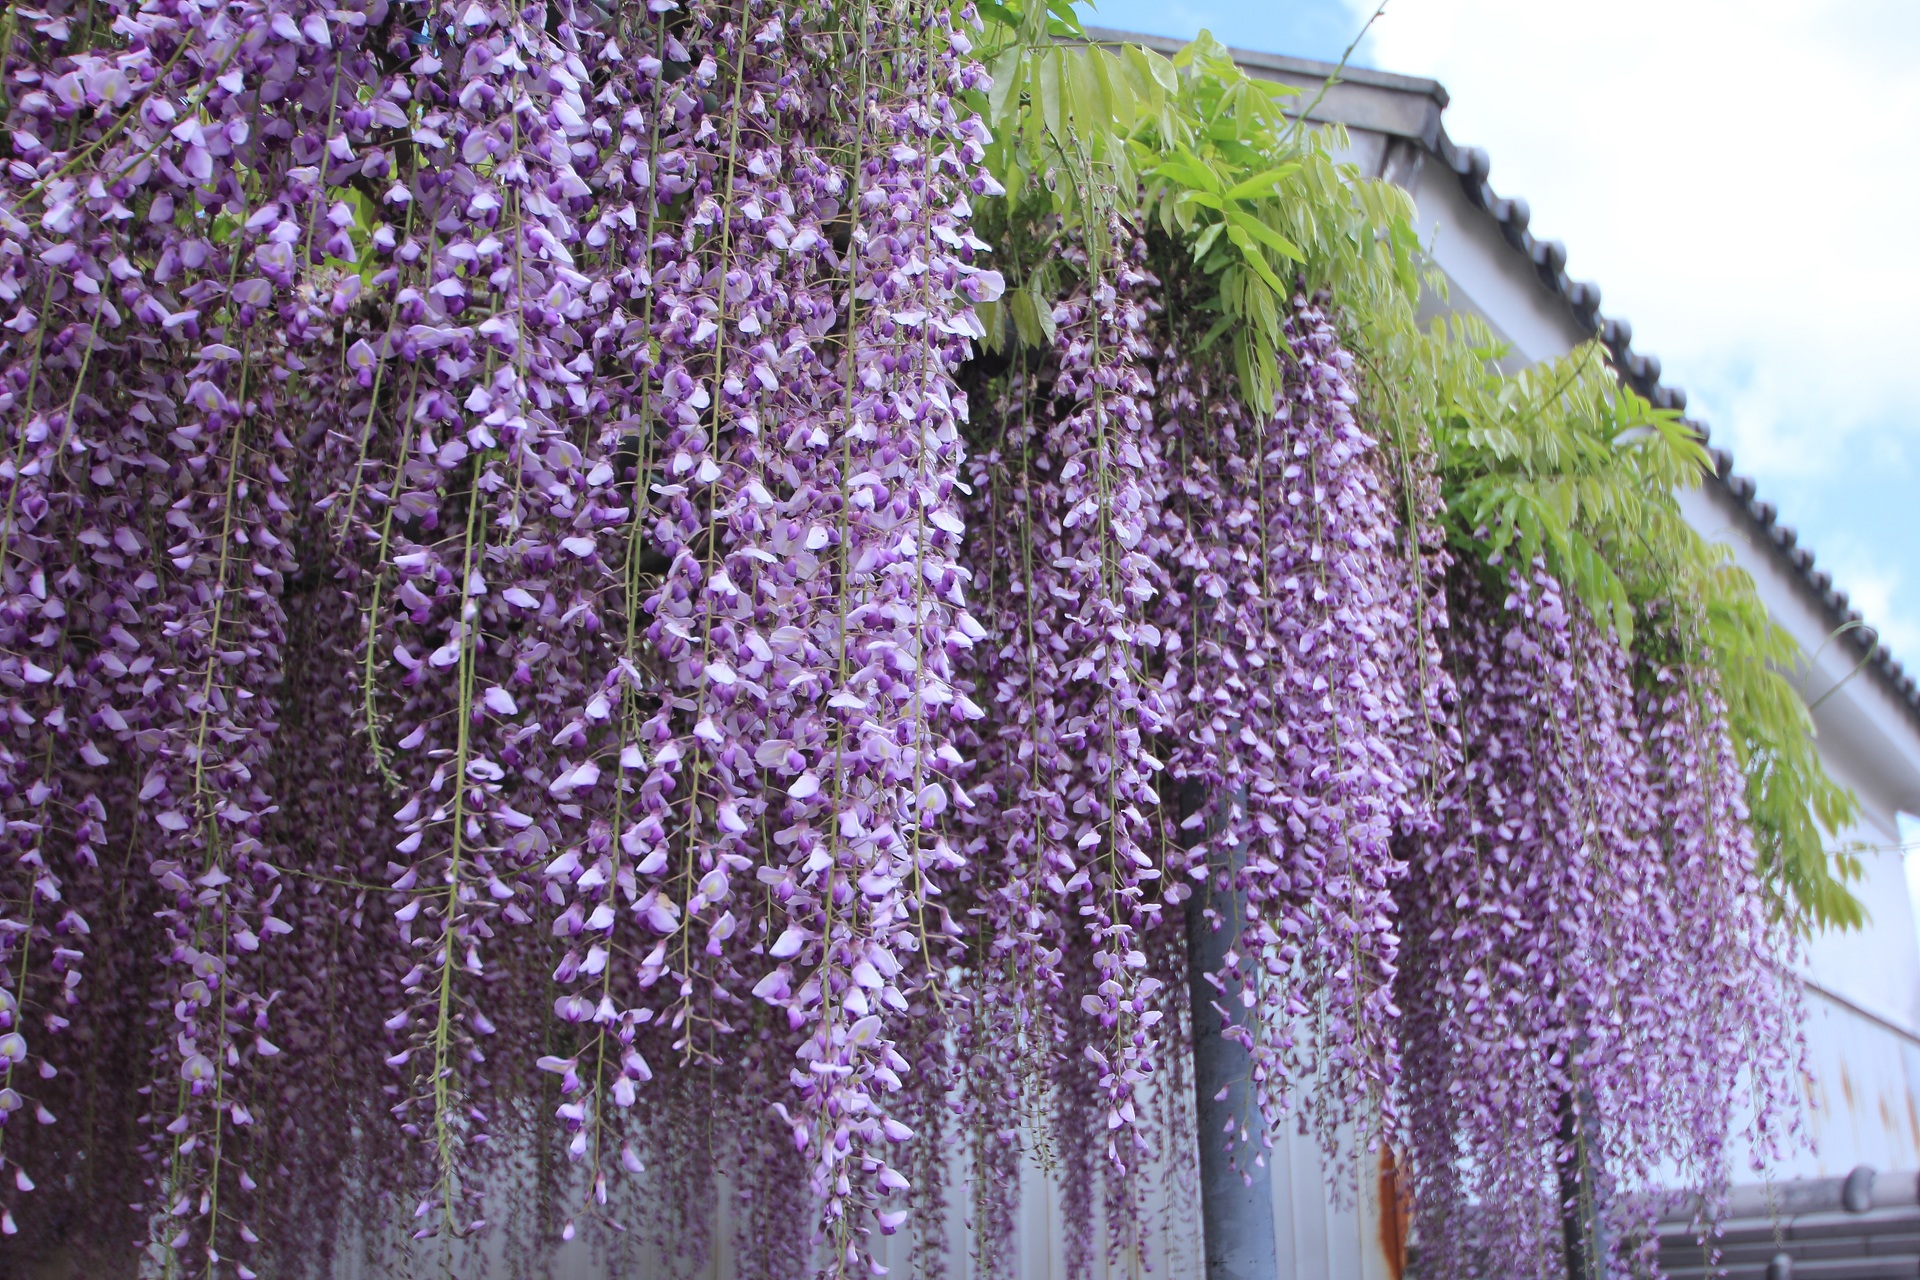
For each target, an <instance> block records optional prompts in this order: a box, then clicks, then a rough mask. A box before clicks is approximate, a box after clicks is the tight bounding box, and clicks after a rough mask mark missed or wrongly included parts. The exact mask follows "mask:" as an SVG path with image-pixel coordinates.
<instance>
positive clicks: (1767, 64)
mask: <svg viewBox="0 0 1920 1280" xmlns="http://www.w3.org/2000/svg"><path fill="white" fill-rule="evenodd" d="M1372 12H1373V9H1372V6H1371V5H1370V4H1369V5H1367V6H1366V7H1365V8H1362V6H1361V3H1360V0H1353V2H1352V3H1348V2H1347V0H1103V2H1102V3H1101V4H1099V6H1098V7H1097V8H1095V9H1093V10H1091V11H1090V12H1088V13H1087V15H1086V20H1087V21H1088V22H1089V23H1091V24H1094V25H1099V26H1106V27H1117V28H1121V29H1125V30H1132V31H1141V32H1148V33H1151V34H1155V35H1169V36H1178V37H1190V36H1192V35H1194V34H1195V33H1197V32H1198V31H1199V30H1200V29H1201V28H1203V27H1205V28H1207V29H1209V30H1211V31H1212V32H1213V33H1214V34H1215V35H1216V36H1218V37H1219V38H1221V39H1222V40H1224V41H1226V42H1227V43H1229V44H1232V45H1236V46H1240V47H1243V48H1252V49H1260V50H1264V51H1269V52H1275V53H1291V54H1298V55H1302V56H1307V57H1317V58H1322V59H1329V60H1331V59H1334V58H1338V57H1339V56H1340V53H1341V51H1342V50H1343V49H1344V48H1345V47H1346V46H1347V45H1348V44H1349V43H1350V42H1351V41H1352V40H1353V38H1354V36H1355V35H1356V34H1357V33H1358V32H1359V31H1360V29H1361V26H1362V24H1363V23H1364V22H1365V20H1366V18H1367V16H1368V15H1369V14H1371V13H1372ZM1353 61H1354V62H1355V63H1356V64H1358V65H1362V66H1371V67H1377V68H1380V69H1382V70H1388V71H1398V72H1404V73H1407V74H1411V75H1423V76H1432V77H1434V78H1435V79H1438V80H1439V81H1440V82H1441V83H1443V84H1444V85H1446V87H1447V90H1448V92H1449V94H1450V96H1451V100H1452V101H1451V105H1450V106H1449V107H1448V108H1447V112H1446V116H1445V117H1444V119H1445V123H1446V128H1447V132H1448V134H1449V135H1450V136H1451V137H1452V138H1453V139H1454V140H1455V141H1456V142H1458V143H1461V144H1463V145H1473V146H1481V147H1485V148H1486V149H1487V151H1488V153H1489V154H1490V155H1491V157H1492V160H1493V170H1492V176H1491V182H1492V185H1493V187H1494V189H1495V190H1496V191H1497V192H1499V193H1500V194H1501V195H1518V196H1524V197H1525V198H1526V200H1527V201H1528V203H1529V204H1530V205H1531V206H1532V210H1533V221H1532V230H1533V231H1534V233H1535V234H1536V235H1539V236H1543V237H1547V238H1552V239H1557V240H1562V241H1564V242H1565V243H1566V245H1567V247H1568V261H1567V270H1568V273H1569V274H1570V275H1572V276H1573V278H1575V279H1584V280H1592V281H1594V282H1596V283H1598V284H1599V285H1600V287H1601V293H1602V299H1603V304H1602V309H1603V311H1604V312H1605V313H1606V314H1607V315H1609V316H1615V317H1622V318H1625V319H1627V320H1629V321H1630V322H1631V323H1632V325H1633V333H1634V347H1635V349H1636V350H1640V351H1644V352H1648V353H1650V354H1653V355H1657V356H1659V357H1660V360H1661V364H1662V368H1663V378H1664V379H1665V381H1666V382H1667V383H1668V384H1669V385H1674V386H1680V387H1684V388H1685V389H1686V391H1687V393H1688V396H1689V403H1688V411H1689V414H1690V415H1691V416H1694V417H1696V418H1698V419H1700V420H1702V421H1704V422H1705V423H1707V424H1708V426H1709V428H1710V429H1711V431H1712V434H1713V440H1714V443H1716V444H1719V445H1722V446H1724V447H1726V448H1729V449H1731V450H1732V452H1733V455H1734V459H1735V465H1736V467H1737V468H1738V470H1739V471H1741V472H1742V473H1744V474H1746V475H1750V476H1752V477H1754V479H1755V480H1756V481H1757V483H1758V485H1759V493H1760V496H1761V497H1763V498H1766V499H1768V500H1770V501H1772V502H1773V503H1774V504H1775V506H1776V507H1778V508H1779V510H1780V513H1781V519H1782V520H1783V521H1785V522H1786V523H1789V524H1791V525H1793V526H1794V527H1795V528H1797V529H1798V530H1799V532H1800V540H1801V544H1802V545H1804V546H1808V547H1810V548H1812V550H1813V551H1814V553H1815V554H1816V556H1817V557H1818V561H1819V563H1820V565H1821V566H1823V567H1825V568H1826V569H1828V570H1829V571H1830V572H1832V574H1833V575H1834V579H1835V582H1836V583H1837V584H1838V585H1839V586H1840V588H1841V589H1842V590H1845V591H1847V592H1848V593H1850V595H1851V596H1852V598H1853V603H1854V605H1855V606H1856V607H1858V608H1859V609H1860V610H1861V611H1862V612H1863V613H1864V614H1865V615H1866V617H1867V621H1868V622H1870V623H1872V624H1874V625H1875V626H1878V627H1879V628H1880V629H1881V632H1882V635H1883V636H1884V637H1885V639H1886V640H1887V642H1888V643H1889V644H1890V645H1891V646H1892V647H1893V649H1894V651H1895V653H1896V654H1897V655H1898V656H1899V657H1901V658H1902V660H1903V661H1904V662H1905V663H1906V664H1907V666H1908V668H1909V669H1910V670H1915V671H1920V238H1916V232H1920V225H1917V220H1916V214H1917V213H1920V164H1916V163H1915V160H1916V159H1920V4H1915V3H1913V0H1612V2H1611V3H1607V4H1595V3H1568V2H1566V0H1558V2H1556V0H1390V2H1389V4H1388V5H1387V7H1386V10H1385V12H1384V13H1383V14H1382V15H1381V16H1380V18H1379V19H1378V20H1377V21H1376V22H1375V23H1374V24H1373V26H1372V28H1371V30H1370V31H1369V32H1368V34H1367V36H1366V38H1365V40H1364V41H1363V42H1362V44H1361V46H1360V48H1359V50H1358V51H1357V52H1356V54H1355V56H1354V59H1353Z"/></svg>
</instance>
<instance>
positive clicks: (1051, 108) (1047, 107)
mask: <svg viewBox="0 0 1920 1280" xmlns="http://www.w3.org/2000/svg"><path fill="white" fill-rule="evenodd" d="M1065 56H1066V51H1065V50H1064V49H1047V50H1044V51H1042V52H1041V54H1040V56H1039V65H1038V66H1037V67H1036V68H1035V70H1036V72H1037V73H1038V77H1039V81H1040V119H1041V120H1042V121H1043V122H1045V124H1046V126H1047V131H1048V132H1049V133H1051V134H1052V135H1053V136H1054V137H1055V138H1056V139H1057V140H1059V141H1060V142H1061V143H1065V142H1066V140H1067V122H1066V115H1065V112H1064V111H1063V110H1062V107H1061V97H1060V79H1061V77H1060V63H1061V60H1062V59H1063V58H1064V57H1065Z"/></svg>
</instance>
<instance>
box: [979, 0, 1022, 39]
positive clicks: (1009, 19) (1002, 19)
mask: <svg viewBox="0 0 1920 1280" xmlns="http://www.w3.org/2000/svg"><path fill="white" fill-rule="evenodd" d="M973 7H974V9H975V11H976V12H978V13H979V14H980V15H981V16H982V17H985V18H991V19H992V20H993V21H995V22H997V23H999V24H1000V25H1001V26H1003V27H1008V28H1011V29H1012V30H1014V31H1016V32H1017V31H1019V30H1020V15H1019V14H1017V13H1015V12H1014V11H1013V10H1011V9H1009V8H1007V7H1006V6H1005V5H1003V4H995V3H994V2H993V0H974V4H973Z"/></svg>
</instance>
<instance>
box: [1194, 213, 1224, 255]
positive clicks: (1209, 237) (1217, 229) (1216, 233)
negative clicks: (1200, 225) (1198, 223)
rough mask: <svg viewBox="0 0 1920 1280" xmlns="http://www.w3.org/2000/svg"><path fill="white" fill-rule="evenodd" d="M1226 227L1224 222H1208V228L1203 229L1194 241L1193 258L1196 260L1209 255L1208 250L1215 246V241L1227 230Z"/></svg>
mask: <svg viewBox="0 0 1920 1280" xmlns="http://www.w3.org/2000/svg"><path fill="white" fill-rule="evenodd" d="M1226 228H1227V224H1226V223H1224V222H1210V223H1208V224H1207V228H1206V230H1204V231H1202V232H1201V233H1200V234H1199V236H1198V237H1197V238H1195V240H1194V242H1193V258H1194V261H1195V262H1198V261H1199V260H1200V259H1202V258H1204V257H1206V256H1207V250H1209V249H1211V248H1213V242H1214V241H1215V240H1217V239H1219V238H1220V233H1221V232H1222V231H1224V230H1226Z"/></svg>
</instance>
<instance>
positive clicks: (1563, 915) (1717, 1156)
mask: <svg viewBox="0 0 1920 1280" xmlns="http://www.w3.org/2000/svg"><path fill="white" fill-rule="evenodd" d="M1485 590H1486V589H1485V588H1484V587H1483V586H1482V585H1481V583H1480V582H1479V581H1478V580H1477V579H1476V578H1475V577H1473V576H1472V573H1471V571H1468V572H1463V573H1459V574H1457V575H1456V577H1455V585H1454V591H1453V609H1452V612H1453V614H1454V617H1455V619H1456V623H1455V626H1454V629H1453V630H1452V632H1451V633H1450V637H1449V642H1448V648H1449V661H1450V664H1451V666H1452V669H1453V671H1454V674H1455V676H1456V679H1457V680H1458V682H1459V695H1460V701H1459V724H1460V726H1461V735H1462V748H1461V751H1462V758H1463V762H1462V767H1461V768H1460V769H1459V770H1458V772H1457V773H1455V774H1454V775H1453V778H1452V780H1451V782H1450V783H1449V785H1448V788H1447V790H1446V792H1445V793H1444V795H1443V798H1442V802H1441V804H1440V812H1441V813H1442V814H1443V822H1442V824H1441V827H1440V830H1439V831H1438V832H1437V833H1436V834H1435V835H1434V836H1432V837H1429V838H1426V839H1422V840H1419V841H1415V842H1413V843H1411V844H1410V845H1409V858H1408V861H1409V874H1408V877H1407V880H1406V883H1405V885H1404V886H1403V888H1402V890H1401V898H1402V904H1401V916H1402V919H1403V920H1404V921H1406V922H1407V928H1408V942H1407V954H1406V959H1405V963H1404V964H1403V965H1402V967H1401V970H1400V980H1399V983H1398V984H1397V986H1396V989H1395V995H1396V999H1397V1000H1398V1002H1399V1003H1400V1005H1401V1006H1402V1008H1403V1009H1404V1010H1405V1013H1404V1018H1403V1029H1402V1033H1401V1038H1402V1042H1403V1044H1404V1045H1405V1052H1406V1055H1407V1067H1406V1077H1405V1078H1406V1081H1407V1083H1406V1086H1405V1088H1406V1091H1407V1094H1408V1102H1407V1108H1408V1110H1407V1117H1406V1119H1407V1123H1408V1125H1409V1141H1410V1143H1411V1148H1410V1156H1411V1160H1412V1166H1413V1177H1414V1194H1415V1203H1416V1205H1417V1206H1418V1212H1419V1214H1420V1225H1419V1230H1420V1231H1421V1239H1422V1241H1423V1242H1425V1244H1424V1245H1423V1247H1424V1248H1430V1249H1432V1250H1433V1256H1434V1257H1436V1258H1437V1259H1439V1264H1438V1265H1439V1266H1440V1267H1441V1268H1442V1269H1443V1271H1445V1272H1447V1273H1454V1272H1456V1271H1464V1270H1465V1269H1466V1268H1468V1267H1470V1266H1471V1267H1493V1268H1496V1269H1499V1270H1501V1271H1504V1272H1509V1273H1512V1274H1526V1275H1547V1274H1558V1273H1559V1272H1560V1269H1561V1268H1562V1267H1563V1266H1564V1265H1566V1264H1565V1261H1564V1257H1563V1250H1564V1249H1565V1248H1566V1247H1567V1246H1566V1239H1567V1232H1566V1223H1567V1222H1568V1221H1569V1219H1570V1218H1571V1219H1573V1220H1575V1221H1581V1220H1585V1221H1588V1222H1591V1221H1593V1220H1594V1216H1595V1215H1596V1214H1598V1215H1599V1220H1600V1221H1601V1222H1602V1223H1604V1224H1605V1226H1607V1227H1608V1228H1610V1230H1609V1233H1608V1237H1607V1238H1610V1239H1611V1240H1612V1241H1614V1242H1616V1243H1615V1247H1616V1248H1618V1247H1626V1246H1623V1245H1622V1244H1621V1243H1620V1242H1622V1241H1626V1242H1628V1243H1629V1244H1630V1242H1631V1241H1632V1240H1633V1239H1634V1238H1635V1236H1634V1234H1633V1233H1632V1232H1630V1231H1628V1230H1626V1229H1627V1228H1633V1227H1644V1226H1645V1225H1646V1224H1644V1223H1638V1222H1635V1221H1633V1220H1632V1217H1631V1215H1632V1213H1633V1211H1634V1207H1635V1206H1636V1205H1639V1207H1640V1208H1642V1209H1645V1207H1646V1203H1645V1201H1644V1198H1643V1197H1639V1198H1636V1195H1635V1194H1634V1193H1639V1192H1644V1191H1645V1190H1647V1189H1648V1188H1649V1187H1650V1186H1652V1185H1653V1180H1654V1179H1655V1178H1656V1177H1657V1176H1658V1175H1659V1174H1660V1173H1661V1171H1662V1170H1661V1162H1662V1161H1663V1160H1665V1159H1678V1160H1682V1161H1686V1162H1688V1164H1689V1165H1690V1166H1691V1167H1690V1168H1689V1173H1690V1174H1691V1175H1692V1176H1694V1177H1697V1178H1701V1179H1704V1180H1706V1181H1707V1182H1709V1183H1711V1182H1712V1181H1713V1180H1714V1179H1715V1178H1724V1177H1725V1169H1724V1151H1723V1149H1722V1148H1721V1146H1720V1145H1719V1144H1720V1143H1721V1142H1723V1141H1724V1136H1725V1135H1726V1134H1727V1133H1728V1132H1729V1131H1730V1127H1731V1123H1732V1121H1733V1119H1734V1117H1735V1116H1736V1114H1737V1113H1738V1112H1739V1110H1740V1106H1741V1103H1742V1101H1743V1099H1742V1098H1741V1097H1740V1093H1741V1091H1742V1090H1743V1089H1744V1087H1745V1085H1746V1083H1747V1077H1746V1075H1745V1073H1747V1072H1752V1073H1753V1074H1752V1076H1751V1084H1752V1086H1753V1088H1754V1091H1755V1094H1754V1096H1756V1097H1758V1098H1760V1099H1761V1100H1762V1107H1763V1114H1762V1116H1761V1117H1760V1124H1761V1133H1762V1135H1763V1136H1766V1135H1774V1136H1776V1137H1777V1136H1778V1135H1779V1133H1780V1123H1781V1120H1780V1114H1779V1113H1780V1108H1781V1104H1782V1101H1783V1099H1784V1098H1785V1097H1786V1096H1788V1094H1787V1092H1786V1091H1787V1089H1788V1088H1789V1087H1790V1085H1789V1080H1790V1073H1791V1070H1792V1068H1793V1066H1794V1065H1795V1059H1794V1054H1793V1051H1792V1048H1791V1045H1792V1041H1793V1037H1792V1034H1791V1032H1790V1031H1789V1030H1788V1028H1789V1027H1790V1025H1791V1016H1790V1015H1791V1005H1790V1002H1789V1001H1788V999H1787V996H1786V994H1785V988H1784V987H1783V979H1782V976H1781V974H1782V971H1781V970H1780V969H1779V967H1778V964H1779V961H1780V960H1781V959H1783V957H1780V956H1778V955H1777V954H1776V953H1775V952H1774V950H1773V945H1774V944H1773V943H1772V941H1771V940H1770V934H1769V929H1768V926H1767V923H1766V920H1765V908H1764V905H1763V903H1762V900H1761V899H1760V898H1759V896H1758V895H1757V894H1755V893H1754V892H1753V890H1754V887H1755V879H1754V877H1755V872H1754V856H1753V851H1752V846H1751V841H1750V839H1749V838H1748V836H1747V835H1746V833H1745V830H1744V828H1743V826H1742V823H1741V821H1740V819H1739V817H1738V815H1739V814H1740V812H1741V801H1740V800H1739V795H1740V792H1741V787H1742V784H1741V782H1740V780H1739V779H1738V777H1737V774H1736V773H1735V772H1734V771H1732V770H1731V769H1730V768H1729V765H1730V762H1731V747H1730V745H1729V744H1728V742H1727V740H1726V733H1725V728H1724V725H1723V723H1722V722H1721V721H1720V720H1719V718H1718V716H1719V712H1718V711H1717V700H1716V699H1715V698H1714V697H1713V695H1712V693H1711V690H1710V689H1701V688H1697V687H1696V688H1694V689H1686V688H1685V687H1684V684H1683V683H1682V682H1683V681H1684V680H1685V679H1687V677H1685V676H1684V675H1682V674H1681V672H1680V671H1677V670H1675V669H1671V668H1666V667H1658V668H1652V669H1647V670H1643V671H1642V672H1639V673H1637V674H1638V675H1639V676H1640V677H1642V678H1644V679H1645V680H1646V685H1645V687H1644V688H1643V689H1641V690H1639V691H1636V688H1635V677H1636V672H1635V671H1634V670H1633V667H1632V665H1631V659H1630V657H1629V656H1628V655H1627V654H1626V653H1625V652H1624V651H1623V650H1622V649H1621V647H1620V646H1619V645H1618V643H1617V642H1616V641H1614V640H1613V638H1612V637H1611V636H1610V635H1603V634H1601V633H1600V632H1599V631H1598V629H1597V628H1595V626H1594V625H1593V623H1592V622H1591V621H1590V620H1589V619H1588V618H1587V617H1586V616H1585V615H1584V614H1583V613H1582V612H1580V610H1581V606H1579V605H1577V604H1569V603H1568V602H1566V600H1565V599H1564V598H1563V596H1562V595H1561V592H1560V588H1559V585H1558V583H1556V582H1555V581H1554V580H1553V579H1552V578H1551V577H1549V576H1548V575H1547V574H1545V573H1544V572H1542V571H1536V572H1535V573H1533V574H1531V575H1529V576H1525V577H1523V576H1521V575H1519V574H1517V573H1516V574H1514V575H1512V577H1511V580H1510V586H1509V593H1508V595H1507V596H1506V598H1505V601H1504V603H1502V604H1501V605H1499V606H1498V607H1497V608H1491V607H1489V601H1488V597H1487V596H1486V595H1485V594H1484V592H1485ZM1693 678H1695V679H1698V678H1700V677H1699V676H1697V675H1696V676H1695V677H1693ZM1676 686H1678V687H1676ZM1675 1005H1679V1006H1681V1007H1684V1008H1685V1009H1686V1010H1687V1015H1686V1018H1685V1020H1684V1024H1683V1025H1676V1024H1672V1023H1669V1022H1668V1021H1667V1019H1666V1016H1665V1012H1666V1010H1668V1009H1670V1008H1672V1007H1673V1006H1675ZM1730 1043H1738V1044H1739V1046H1740V1049H1741V1052H1740V1053H1738V1054H1728V1053H1725V1052H1724V1051H1725V1049H1726V1047H1727V1046H1728V1045H1729V1044H1730ZM1468 1076H1471V1077H1473V1078H1476V1079H1479V1080H1482V1081H1485V1082H1486V1086H1485V1087H1484V1088H1483V1089H1481V1090H1477V1091H1471V1092H1470V1091H1467V1090H1464V1089H1461V1088H1459V1087H1457V1086H1456V1085H1454V1084H1453V1083H1452V1082H1454V1081H1457V1080H1460V1079H1463V1078H1467V1077H1468ZM1547 1133H1551V1134H1557V1135H1558V1136H1557V1139H1556V1140H1555V1141H1554V1142H1552V1143H1545V1144H1543V1143H1541V1142H1538V1141H1536V1140H1534V1139H1535V1135H1539V1134H1547ZM1489 1205H1498V1206H1500V1208H1499V1211H1498V1213H1490V1212H1487V1211H1486V1210H1484V1209H1482V1208H1479V1207H1477V1206H1489ZM1609 1206H1611V1207H1609ZM1583 1215H1584V1219H1583V1217H1582V1216H1583ZM1609 1217H1611V1218H1612V1219H1613V1220H1612V1221H1608V1220H1607V1219H1608V1218H1609ZM1582 1230H1588V1228H1582ZM1576 1238H1579V1237H1578V1236H1577V1235H1576ZM1603 1261H1604V1260H1603Z"/></svg>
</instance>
